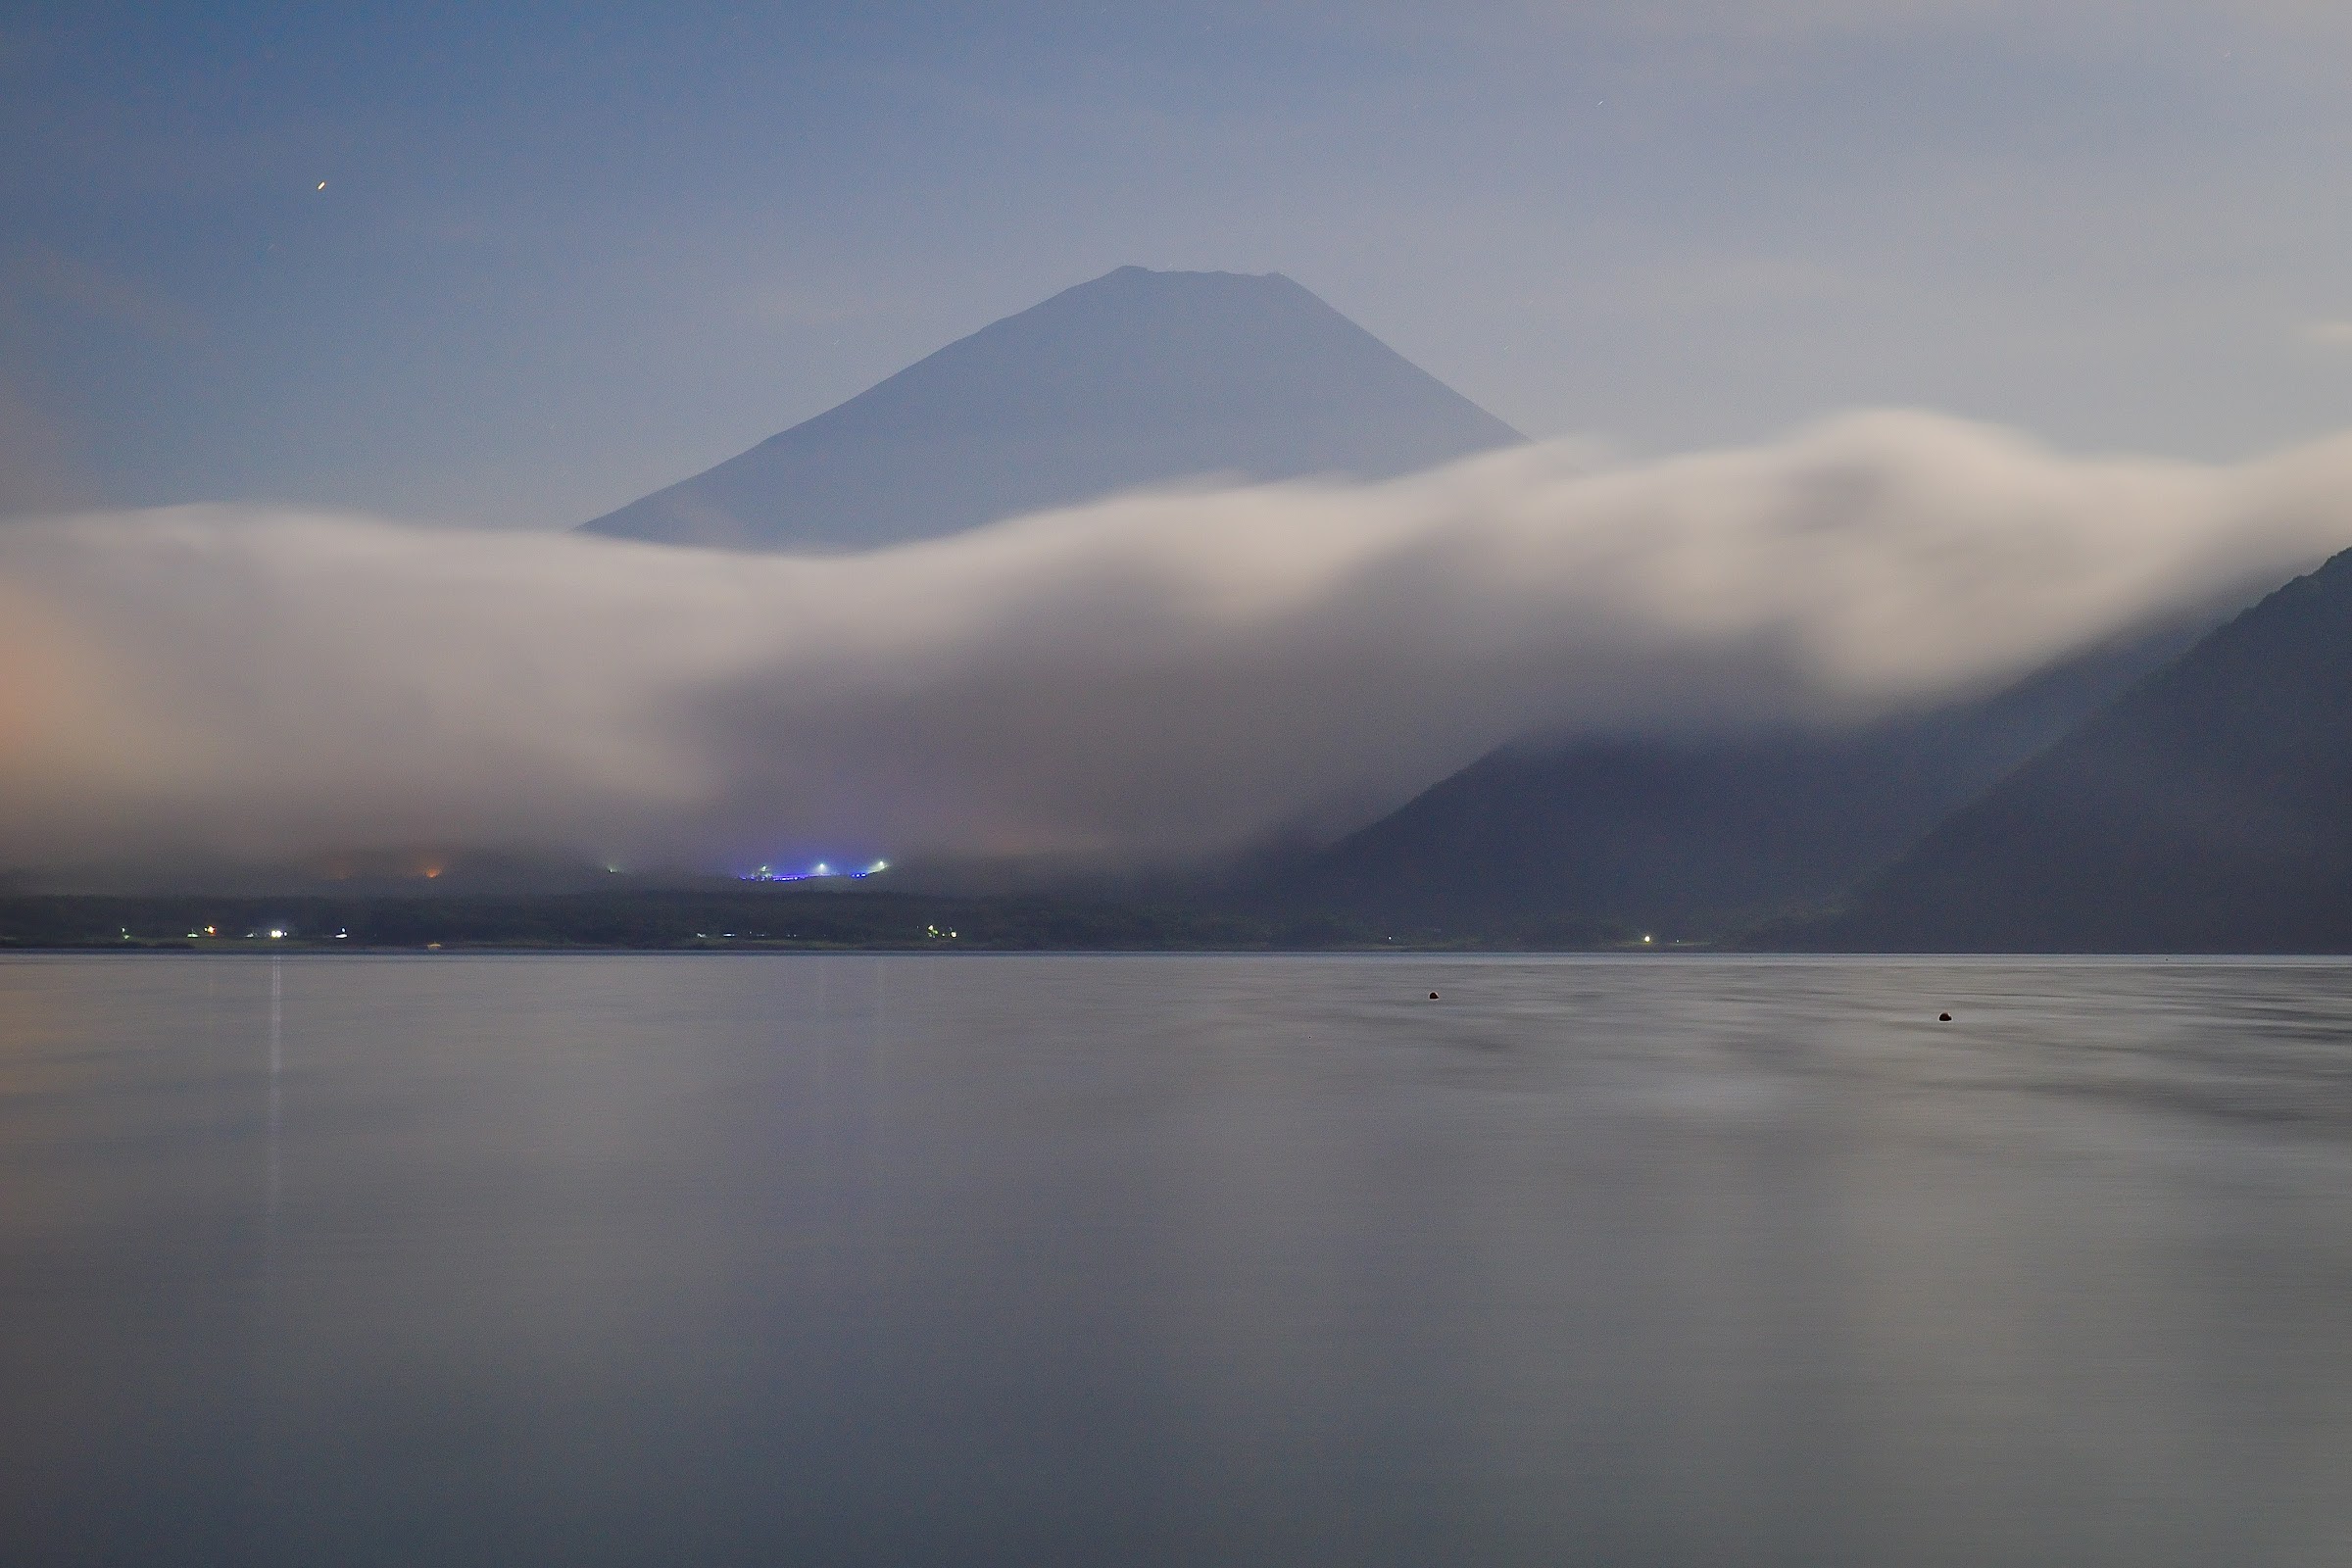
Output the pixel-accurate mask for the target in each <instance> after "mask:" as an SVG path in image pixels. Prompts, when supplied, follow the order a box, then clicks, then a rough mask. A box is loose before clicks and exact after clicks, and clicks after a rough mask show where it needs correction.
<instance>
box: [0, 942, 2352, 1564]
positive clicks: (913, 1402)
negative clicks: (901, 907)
mask: <svg viewBox="0 0 2352 1568" xmlns="http://www.w3.org/2000/svg"><path fill="white" fill-rule="evenodd" d="M1432 991H1436V992H1438V993H1440V997H1439V999H1438V1000H1435V1001H1432V1000H1430V998H1429V995H1428V994H1429V993H1430V992H1432ZM1945 1011H1948V1012H1950V1013H1951V1014H1952V1019H1951V1021H1950V1022H1948V1023H1942V1022H1938V1021H1937V1020H1936V1015H1937V1013H1939V1012H1945ZM2348 1481H2352V965H2348V964H2345V963H2339V962H2320V961H2313V962H2277V961H2261V962H2257V961H2234V962H2232V961H2195V962H2191V961H2169V962H2160V961H2147V962H2142V961H2130V960H2106V961H2071V960H1888V959H1851V960H1849V959H1804V960H1771V959H1731V958H1682V957H1669V956H1661V957H1656V958H1641V957H1637V958H1623V959H1615V958H1610V959H1579V958H1549V957H1527V958H1520V957H1495V958H1468V957H1443V958H1436V957H1422V956H1380V957H1370V958H1347V957H1334V958H1323V957H1214V956H1181V957H1178V956H1169V957H1085V956H1018V957H1014V956H1004V957H983V956H749V955H746V956H617V957H491V956H478V957H477V956H463V957H461V956H445V957H413V958H410V957H331V958H327V957H306V956H290V957H286V958H283V959H281V960H272V959H270V958H253V959H244V958H230V957H188V958H178V957H170V956H123V957H63V956H61V957H36V956H19V957H14V958H9V959H5V960H0V1559H4V1560H6V1561H8V1562H10V1563H12V1564H25V1565H30V1564H48V1563H68V1562H71V1563H92V1564H112V1563H238V1564H297V1563H300V1564H316V1563H335V1564H368V1563H404V1564H405V1563H426V1562H431V1563H450V1564H476V1563H479V1564H492V1563H496V1564H502V1565H509V1564H537V1563H548V1564H556V1563H562V1564H603V1563H613V1564H623V1563H625V1564H652V1563H681V1564H687V1563H691V1564H736V1563H747V1564H748V1563H789V1564H802V1563H807V1564H828V1563H844V1564H848V1563H874V1564H885V1563H888V1564H922V1563H955V1564H994V1563H1005V1564H1013V1563H1018V1564H1045V1563H1105V1564H1112V1563H1117V1564H1152V1563H1277V1562H1279V1563H1300V1564H1323V1563H1328V1564H1406V1563H1412V1564H1434V1563H1455V1562H1459V1563H1607V1564H1680V1563H1691V1564H1699V1563H1708V1564H1714V1563H1743V1564H1789V1565H1796V1564H1806V1565H1818V1564H1839V1563H1854V1564H1866V1563H1868V1564H1875V1563H1903V1564H1943V1563H1949V1564H1984V1563H1996V1562H1997V1563H2013V1564H2038V1563H2049V1564H2069V1565H2079V1564H2106V1563H2113V1564H2132V1565H2139V1568H2144V1565H2148V1564H2175V1563H2177V1564H2213V1563H2225V1562H2226V1563H2230V1564H2267V1563H2279V1564H2287V1563H2292V1564H2299V1565H2300V1564H2325V1563H2352V1484H2348Z"/></svg>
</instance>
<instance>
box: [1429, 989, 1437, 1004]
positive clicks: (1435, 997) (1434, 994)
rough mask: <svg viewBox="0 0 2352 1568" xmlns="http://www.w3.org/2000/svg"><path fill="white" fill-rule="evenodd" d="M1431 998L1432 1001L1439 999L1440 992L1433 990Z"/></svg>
mask: <svg viewBox="0 0 2352 1568" xmlns="http://www.w3.org/2000/svg"><path fill="white" fill-rule="evenodd" d="M1429 1000H1430V1001H1432V1002H1435V1001H1437V1000H1438V994H1437V993H1436V992H1435V991H1432V992H1431V993H1430V994H1429Z"/></svg>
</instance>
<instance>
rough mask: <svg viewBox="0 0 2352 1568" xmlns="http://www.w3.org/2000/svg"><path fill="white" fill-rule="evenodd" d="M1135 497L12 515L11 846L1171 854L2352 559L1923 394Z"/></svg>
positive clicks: (2260, 513) (2338, 525) (1, 665)
mask: <svg viewBox="0 0 2352 1568" xmlns="http://www.w3.org/2000/svg"><path fill="white" fill-rule="evenodd" d="M1590 463H1591V459H1590V456H1589V453H1588V452H1587V450H1586V449H1584V448H1582V447H1580V446H1570V445H1565V444H1544V445H1539V446H1535V447H1532V448H1529V449H1525V450H1519V451H1513V452H1506V453H1502V454H1497V455H1494V456H1490V457H1486V458H1481V459H1476V460H1472V461H1470V462H1467V463H1463V464H1458V465H1455V466H1450V467H1446V468H1443V469H1439V470H1436V471H1434V472H1431V473H1428V474H1423V475H1419V476H1415V477H1411V478H1407V479H1402V480H1398V481H1395V482H1392V483H1389V484H1383V485H1375V486H1353V485H1287V486H1271V487H1254V488H1247V489H1238V490H1231V491H1222V492H1214V493H1207V494H1200V493H1195V494H1181V495H1167V496H1136V497H1126V498H1120V499H1115V500H1111V501H1106V502H1103V503H1101V504H1099V505H1095V506H1091V507H1085V508H1079V509H1075V510H1071V511H1067V512H1061V513H1056V514H1050V515H1041V516H1037V517H1030V518H1024V519H1017V520H1014V521H1011V522H1007V523H1004V524H1000V525H997V526H994V527H991V528H986V529H982V530H980V531H977V532H975V533H971V534H966V535H963V536H960V537H956V538H953V539H947V540H940V541H936V542H932V543H926V544H921V545H915V546H908V547H904V548H900V549H895V550H889V551H883V552H877V553H874V554H871V555H865V556H854V557H838V558H830V559H797V558H785V557H772V556H735V555H728V554H722V553H717V552H704V551H692V550H672V549H665V548H661V547H654V546H646V545H636V544H628V543H620V542H614V541H608V540H602V539H593V538H585V537H577V536H546V535H514V534H453V533H448V532H424V531H418V530H414V529H408V528H403V527H398V526H393V525H389V524H385V523H380V522H371V521H365V520H356V519H349V518H335V517H319V516H305V515H287V514H270V515H244V514H238V513H234V512H229V511H223V510H220V509H178V510H172V511H166V512H160V513H150V514H143V515H116V516H102V517H99V516H93V517H81V518H73V519H64V520H57V521H53V522H48V523H43V524H38V525H26V526H19V527H16V528H12V529H9V530H6V531H4V532H0V863H18V864H23V863H56V862H64V861H87V860H91V859H106V858H144V857H152V856H155V855H159V854H171V853H174V852H202V853H207V854H229V855H243V856H253V857H275V856H282V855H289V854H303V853H315V852H320V851H328V850H337V849H350V848H365V847H381V846H397V845H433V844H438V845H460V846H488V845H530V846H562V847H565V848H569V849H572V850H576V851H578V852H580V853H582V854H592V855H601V856H611V855H625V856H628V857H631V858H661V857H683V858H700V859H702V860H703V861H704V862H705V863H715V862H717V861H720V860H728V859H734V860H742V859H760V858H771V857H773V856H780V855H784V854H788V853H793V852H797V851H803V850H806V851H811V852H818V853H826V852H830V853H849V852H852V851H857V852H868V853H875V854H888V855H892V856H894V857H913V856H917V855H923V854H958V855H965V854H1013V853H1061V854H1080V855H1106V856H1118V857H1155V856H1185V855H1193V854H1200V853H1205V852H1213V851H1217V850H1220V849H1225V848H1229V847H1232V846H1236V845H1239V844H1243V843H1246V842H1248V841H1250V839H1251V838H1252V837H1253V836H1255V835H1259V834H1263V833H1265V832H1267V831H1269V830H1271V829H1275V828H1278V827H1280V826H1282V825H1283V824H1286V823H1290V822H1294V821H1297V820H1299V818H1301V817H1302V816H1306V815H1311V814H1313V813H1316V812H1318V811H1327V810H1328V809H1331V807H1332V806H1333V804H1334V803H1337V802H1349V803H1355V804H1356V805H1358V806H1359V807H1365V808H1369V807H1372V806H1377V805H1381V804H1387V803H1392V802H1395V801H1397V800H1398V799H1401V798H1402V797H1404V796H1406V795H1408V794H1410V793H1411V792H1413V791H1415V790H1417V789H1419V788H1421V787H1423V786H1425V785H1427V784H1428V783H1430V782H1431V781H1433V780H1434V779H1436V778H1438V777H1440V776H1442V775H1444V774H1445V773H1446V772H1447V771H1449V770H1451V769H1453V768H1455V767H1457V766H1459V765H1461V764H1462V763H1464V762H1466V761H1468V760H1471V759H1472V758H1474V757H1476V756H1478V755H1479V754H1481V753H1482V752H1484V751H1485V750H1487V749H1488V748H1490V747H1492V746H1494V745H1495V744H1497V743H1499V742H1502V741H1504V740H1507V739H1510V738H1512V737H1514V736H1517V735H1520V734H1523V733H1525V732H1527V731H1529V730H1531V729H1534V728H1538V727H1569V728H1574V727H1579V726H1583V727H1605V728H1610V729H1624V728H1636V729H1641V728H1651V729H1657V728H1681V729H1688V728H1691V727H1706V726H1715V725H1725V724H1738V723H1750V722H1756V721H1761V720H1767V719H1778V718H1796V719H1824V720H1835V719H1838V718H1842V717H1846V716H1855V715H1860V714H1864V713H1870V712H1878V711H1889V710H1894V709H1900V708H1903V707H1905V706H1909V705H1917V704H1923V703H1929V702H1933V701H1936V700H1939V699H1941V698H1944V697H1946V696H1948V695H1951V694H1954V693H1958V692H1961V691H1966V690H1971V689H1978V688H1983V687H1985V686H1986V685H1989V684H1991V683H1996V682H2000V681H2003V680H2006V679H2009V678H2011V677H2014V676H2017V675H2019V674H2021V673H2024V672H2027V671H2029V670H2032V669H2034V668H2035V667H2038V666H2039V665H2041V664H2043V663H2045V662H2049V661H2051V660H2053V659H2056V658H2059V657H2062V656H2064V655H2066V654H2067V653H2069V652H2070V651H2073V650H2075V649H2077V648H2080V647H2082V646H2084V645H2087V644H2090V643H2093V642H2097V641H2099V640H2101V639H2104V638H2107V637H2109V636H2112V635H2114V634H2116V633H2118V632H2120V631H2124V630H2127V629H2129V628H2131V627H2132V626H2134V625H2138V624H2142V623H2145V622H2147V621H2149V620H2150V619H2152V618H2154V617H2158V616H2161V615H2164V614H2167V613H2171V612H2173V611H2175V610H2177V609H2178V608H2180V607H2181V606H2184V605H2188V604H2191V603H2197V602H2203V601H2207V600H2211V599H2213V598H2215V597H2217V596H2218V597H2224V598H2226V597H2228V596H2229V595H2231V594H2238V593H2243V592H2246V591H2248V590H2249V589H2250V588H2251V587H2254V586H2259V585H2263V584H2266V583H2269V582H2273V581H2277V580H2278V579H2280V578H2282V577H2283V576H2284V575H2286V574H2288V573H2290V572H2292V571H2293V570H2295V569H2299V568H2300V567H2302V566H2304V565H2307V564H2311V563H2312V562H2314V561H2316V560H2317V559H2319V558H2320V557H2322V556H2323V555H2325V554H2327V553H2328V552H2329V551H2331V550H2333V549H2334V548H2336V547H2338V546H2341V545H2344V544H2347V543H2352V438H2347V439H2344V440H2338V441H2335V442H2331V443H2328V444H2325V445H2322V446H2318V447H2314V448H2310V449H2306V450H2304V451H2301V452H2297V453H2292V454H2288V455H2286V456H2283V457H2281V458H2278V459H2275V460H2272V461H2269V462H2265V463H2259V464H2253V465H2248V466H2238V467H2228V468H2213V467H2199V466H2188V465H2182V464H2176V463H2167V462H2157V461H2147V460H2135V459H2113V460H2105V459H2102V460H2087V459H2075V458H2067V457H2061V456H2057V455H2053V454H2051V453H2049V452H2047V451H2045V450H2043V449H2041V448H2039V447H2036V446H2034V445H2033V444H2031V443H2029V442H2027V441H2024V440H2022V439H2020V438H2018V437H2015V436H2012V435H2009V434H2005V433H2003V432H2000V431H1997V430H1992V429H1988V428H1985V427H1983V426H1977V425H1970V424H1963V423H1960V422H1957V421H1953V420H1949V419H1943V418H1939V417H1930V416H1925V415H1910V414H1876V415H1866V416H1858V417H1849V418H1846V419H1843V420H1840V421H1837V422H1835V423H1832V424H1829V425H1826V426H1823V427H1821V428H1819V429H1816V430H1813V431H1811V432H1809V433H1807V434H1804V435H1802V436H1800V437H1797V438H1795V439H1792V440H1790V441H1788V442H1786V443H1782V444H1779V445H1774V446H1767V447H1760V448H1754V449H1746V450H1739V451H1725V452H1717V453H1710V454H1703V455H1698V456H1693V457H1686V458H1680V459H1676V460H1673V461H1669V462H1662V463H1655V464H1648V465H1642V466H1624V467H1611V468H1599V469H1594V468H1593V467H1592V466H1590Z"/></svg>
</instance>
